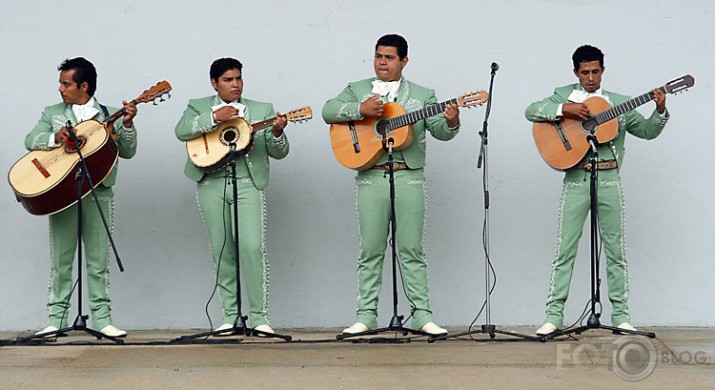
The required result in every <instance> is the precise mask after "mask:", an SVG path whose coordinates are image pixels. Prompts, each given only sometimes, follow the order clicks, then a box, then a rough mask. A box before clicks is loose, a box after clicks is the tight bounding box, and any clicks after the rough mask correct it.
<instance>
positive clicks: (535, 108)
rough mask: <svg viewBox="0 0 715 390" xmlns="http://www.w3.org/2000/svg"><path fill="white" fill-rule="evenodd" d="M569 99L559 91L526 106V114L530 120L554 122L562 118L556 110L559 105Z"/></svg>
mask: <svg viewBox="0 0 715 390" xmlns="http://www.w3.org/2000/svg"><path fill="white" fill-rule="evenodd" d="M566 102H567V100H566V99H565V98H564V97H563V96H561V95H559V94H558V93H557V91H554V94H553V95H551V96H549V97H547V98H546V99H543V100H539V101H538V102H534V103H531V104H530V105H529V106H528V107H526V112H525V113H524V115H525V116H526V119H528V120H529V121H530V122H553V121H557V120H559V119H561V116H558V115H557V114H556V112H557V111H558V108H559V105H561V104H564V103H566Z"/></svg>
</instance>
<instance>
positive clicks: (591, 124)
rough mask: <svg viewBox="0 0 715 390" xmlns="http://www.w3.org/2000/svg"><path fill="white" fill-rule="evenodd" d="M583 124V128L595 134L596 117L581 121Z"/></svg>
mask: <svg viewBox="0 0 715 390" xmlns="http://www.w3.org/2000/svg"><path fill="white" fill-rule="evenodd" d="M581 125H582V126H583V129H584V130H586V131H587V132H588V133H591V134H593V133H594V132H596V127H597V123H596V119H595V118H588V119H586V120H584V121H583V122H581Z"/></svg>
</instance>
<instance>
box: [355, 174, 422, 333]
mask: <svg viewBox="0 0 715 390" xmlns="http://www.w3.org/2000/svg"><path fill="white" fill-rule="evenodd" d="M388 180H389V178H388V177H386V176H385V171H382V170H377V169H370V170H367V171H362V172H358V174H357V177H356V186H357V207H358V219H359V226H360V262H359V263H358V298H357V305H358V308H357V320H358V321H359V322H362V323H363V324H365V325H367V327H368V328H370V329H375V328H377V327H378V325H377V307H378V297H379V294H380V288H381V286H382V266H383V262H384V259H385V250H386V249H387V240H388V236H389V234H390V186H389V181H388ZM425 203H426V197H425V180H424V175H423V170H422V169H415V170H410V169H405V170H400V171H396V172H395V213H396V218H397V232H396V236H395V239H396V240H397V253H398V256H399V261H400V264H401V266H402V271H403V272H402V275H403V277H404V281H405V287H406V289H407V296H408V300H409V301H410V307H411V308H412V313H411V314H412V327H413V328H415V329H420V328H421V327H422V326H423V325H424V324H426V323H428V322H430V321H432V311H431V310H430V305H429V288H428V284H427V263H426V261H425V254H424V250H423V239H424V224H425ZM387 256H391V250H390V251H389V252H388V254H387ZM390 261H391V258H390ZM398 275H399V274H398ZM398 283H399V281H398ZM390 288H392V286H390ZM397 288H398V289H400V290H401V285H399V284H398V286H397Z"/></svg>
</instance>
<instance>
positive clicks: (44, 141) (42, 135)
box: [25, 108, 55, 151]
mask: <svg viewBox="0 0 715 390" xmlns="http://www.w3.org/2000/svg"><path fill="white" fill-rule="evenodd" d="M54 134H55V130H54V129H53V128H52V121H51V119H50V114H49V113H48V109H47V108H45V109H44V111H42V116H41V117H40V120H39V121H38V122H37V124H36V125H35V127H34V128H33V129H32V131H30V133H29V134H27V136H26V137H25V148H27V150H30V151H33V150H50V149H53V148H51V147H49V146H47V145H48V143H49V141H50V137H52V136H54Z"/></svg>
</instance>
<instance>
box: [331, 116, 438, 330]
mask: <svg viewBox="0 0 715 390" xmlns="http://www.w3.org/2000/svg"><path fill="white" fill-rule="evenodd" d="M394 143H395V141H394V140H393V139H392V138H390V139H387V129H385V131H383V132H382V148H383V149H384V150H386V151H387V167H388V169H387V175H388V177H389V183H390V236H391V241H392V319H390V325H388V326H386V327H383V328H378V329H373V330H366V331H364V332H358V333H341V334H339V335H337V336H335V338H336V339H337V340H343V339H347V338H352V337H360V336H370V335H376V334H379V333H384V332H400V333H402V335H403V336H404V335H407V334H414V335H420V336H429V335H430V334H429V333H427V332H423V331H421V330H417V329H411V328H407V327H405V326H404V325H403V323H402V320H403V319H404V318H405V317H404V316H402V315H399V314H397V267H398V264H397V239H396V232H397V216H396V213H395V169H394V163H395V161H394V157H393V154H392V146H393V144H394Z"/></svg>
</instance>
